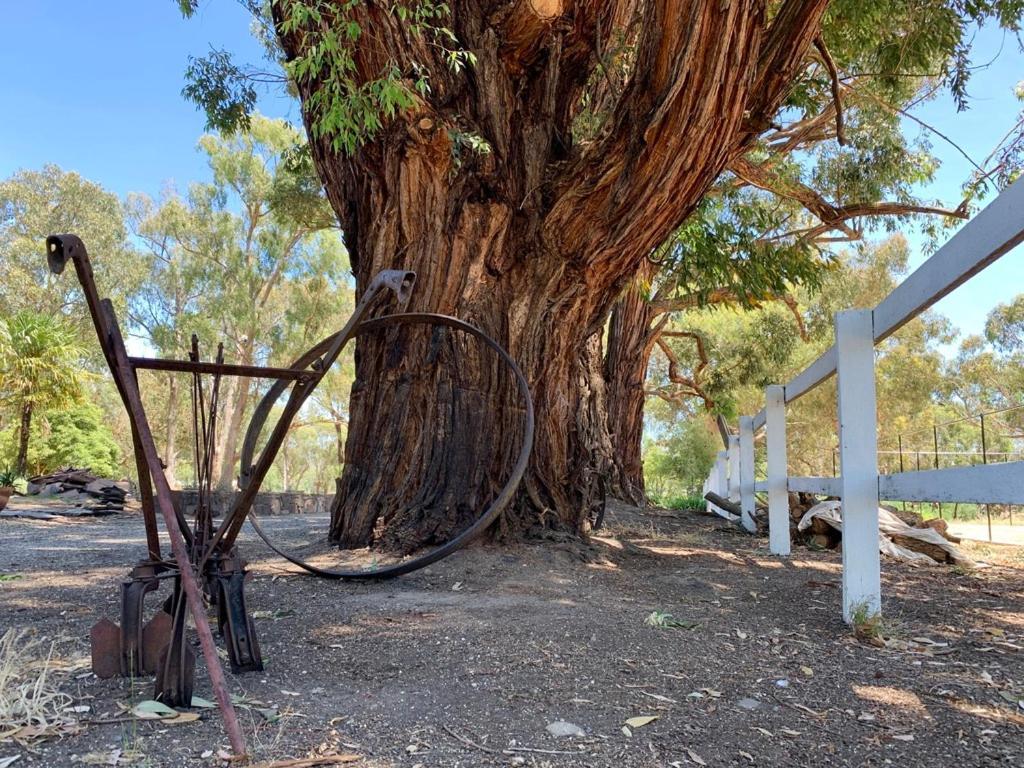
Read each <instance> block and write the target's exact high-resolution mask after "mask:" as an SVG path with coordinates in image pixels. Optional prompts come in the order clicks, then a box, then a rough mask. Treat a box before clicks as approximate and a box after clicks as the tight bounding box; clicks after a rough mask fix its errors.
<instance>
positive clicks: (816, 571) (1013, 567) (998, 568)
mask: <svg viewBox="0 0 1024 768" xmlns="http://www.w3.org/2000/svg"><path fill="white" fill-rule="evenodd" d="M264 522H265V525H266V527H267V528H268V529H269V530H270V531H272V533H273V534H274V535H275V536H276V537H278V538H279V539H280V540H282V541H285V542H303V541H308V540H309V539H310V537H311V536H312V535H313V534H315V533H319V532H321V531H323V530H324V529H325V528H324V526H325V523H326V521H325V520H324V518H323V517H318V516H301V517H281V518H272V519H268V520H265V521H264ZM608 522H609V525H608V527H607V529H606V530H605V531H603V532H602V535H601V536H600V537H599V538H596V539H595V540H594V545H593V546H594V550H595V553H596V554H597V555H598V560H597V561H596V562H595V561H594V560H593V558H590V560H589V561H588V560H586V559H583V558H581V557H580V553H579V550H578V549H575V548H573V547H563V546H559V545H556V544H550V543H549V544H536V545H522V546H519V547H516V548H512V549H507V548H506V549H502V548H497V547H474V548H472V549H471V550H470V551H467V552H461V553H458V554H456V555H454V556H453V557H451V558H449V559H447V560H445V561H442V562H441V563H438V564H436V565H434V566H431V567H430V568H428V569H426V570H425V571H420V572H417V573H415V574H412V575H410V576H406V577H403V578H400V579H397V580H394V581H390V582H385V583H368V584H347V583H334V582H325V581H320V580H317V579H314V578H311V577H308V576H304V575H297V574H295V573H294V572H293V571H292V569H291V568H290V566H288V565H287V564H286V563H283V562H282V561H281V560H279V559H277V558H276V556H273V555H272V553H270V552H269V550H267V549H266V548H265V547H264V546H263V545H262V544H261V543H259V542H258V541H256V540H255V539H254V537H253V536H252V535H251V534H249V533H248V532H247V533H246V534H245V536H244V538H243V541H242V546H243V550H244V552H245V553H246V555H247V556H248V557H249V558H250V560H251V567H252V570H253V571H254V575H253V578H252V582H251V584H250V586H249V588H248V590H249V591H248V594H249V599H250V605H251V607H252V608H253V609H254V610H255V611H257V617H258V618H257V629H258V633H259V638H260V643H261V645H262V647H263V654H264V658H265V661H266V671H265V672H263V673H250V674H245V675H238V676H233V675H231V674H230V673H229V675H228V679H229V683H230V685H231V686H232V688H233V691H234V692H235V694H236V695H237V697H238V700H239V703H240V709H239V712H240V716H241V719H242V722H243V726H244V728H245V730H246V737H247V739H248V743H249V745H250V749H251V752H252V753H253V754H254V756H255V757H256V758H257V759H259V760H270V759H283V758H288V757H305V756H310V755H316V754H330V753H339V754H350V755H353V756H358V760H356V758H355V757H353V760H356V761H355V762H353V763H352V764H353V765H356V766H360V767H365V768H383V767H384V766H403V767H405V768H415V767H417V766H419V768H433V767H440V766H444V767H445V768H456V767H457V766H464V767H468V766H514V765H523V766H538V767H540V766H552V767H554V766H558V767H561V766H609V767H611V766H616V767H620V766H689V765H708V766H747V765H762V766H768V765H772V766H861V765H863V766H882V765H899V766H928V768H938V767H939V766H951V765H956V766H958V767H960V768H966V767H967V766H993V765H1000V766H1002V765H1006V766H1011V765H1013V766H1020V765H1024V701H1021V700H1024V554H1022V550H1021V549H1019V548H1017V547H1006V546H998V545H987V544H986V545H980V544H979V545H974V544H969V545H968V548H969V550H970V552H971V554H972V556H973V557H975V558H977V559H981V560H986V561H987V562H988V563H990V564H991V566H990V567H987V568H983V569H981V570H978V571H975V572H972V573H967V572H964V571H963V570H962V569H951V568H948V567H934V568H927V567H918V568H912V567H909V566H906V565H901V564H898V563H894V562H892V561H883V569H884V572H883V579H884V612H885V617H886V618H885V621H884V622H883V624H882V626H881V628H880V630H881V635H882V636H883V637H885V638H886V642H885V643H881V645H882V647H878V646H877V645H872V644H869V643H868V642H862V641H858V640H857V639H856V638H855V637H854V636H853V634H852V633H851V630H850V628H849V627H847V626H846V625H845V624H843V622H842V621H841V618H840V608H839V600H840V594H841V585H840V563H841V556H840V555H839V554H837V553H836V552H812V551H809V550H806V549H797V550H796V551H795V552H794V555H793V557H791V558H789V559H786V560H780V559H778V558H774V557H772V556H770V555H769V554H768V551H767V543H766V542H765V541H764V540H759V539H753V538H750V537H748V536H746V535H743V534H741V533H739V532H737V531H736V529H735V528H732V527H730V526H728V524H726V523H724V521H721V520H718V519H715V518H709V517H705V516H701V515H698V514H695V513H668V512H664V511H657V510H654V511H648V512H641V511H639V510H635V509H633V508H628V507H615V508H613V509H612V510H610V512H609V515H608ZM143 549H144V545H143V532H142V525H141V521H140V520H139V518H138V517H135V516H118V517H111V518H104V519H78V520H73V521H69V522H52V521H25V520H17V519H3V520H0V574H3V575H4V576H3V578H0V634H2V633H3V632H4V631H6V630H8V629H10V628H25V629H29V630H30V631H31V632H33V633H36V635H37V636H40V637H43V638H46V639H47V640H54V641H56V647H55V666H56V669H57V671H56V673H55V674H56V677H55V680H56V681H57V682H58V684H59V686H60V688H61V689H62V690H63V691H65V692H66V693H67V694H68V695H69V696H70V697H71V699H70V701H68V702H66V703H67V706H66V707H65V708H64V709H65V713H64V715H63V716H64V717H65V718H66V719H67V720H68V721H69V723H70V724H71V729H72V730H77V732H74V733H70V734H69V735H65V736H63V737H61V738H50V739H46V740H43V741H41V742H38V743H36V744H34V745H32V746H30V747H29V748H24V747H22V746H19V745H18V744H16V743H13V742H11V741H7V742H0V765H4V764H5V763H4V758H5V757H12V756H14V755H20V756H21V757H20V759H19V760H18V761H16V762H15V763H14V766H15V768H21V766H22V765H25V766H28V765H40V766H65V765H67V766H75V765H83V764H108V765H112V764H118V765H128V764H131V765H149V766H205V765H209V766H215V765H223V764H224V763H223V762H222V761H221V760H219V759H218V757H217V755H216V752H217V750H218V749H222V748H224V747H225V745H226V739H225V737H224V735H223V732H222V730H221V727H220V723H219V720H218V717H217V713H216V710H203V711H202V718H201V719H200V720H198V721H196V722H192V723H186V724H181V725H174V726H168V725H166V724H164V723H161V722H153V721H137V720H132V719H131V718H128V717H126V710H127V708H130V706H131V705H132V704H133V702H137V701H140V700H143V699H147V698H149V697H150V696H151V693H152V692H151V681H150V680H148V679H146V680H135V681H129V680H126V679H113V680H99V679H96V678H95V677H94V676H93V675H92V674H91V673H90V672H89V668H88V653H89V647H88V633H89V628H90V626H91V625H92V624H93V623H94V622H95V621H97V620H98V619H100V618H102V617H108V618H111V619H116V618H117V615H116V612H117V596H118V590H117V584H118V581H119V579H120V578H121V577H122V575H123V573H124V572H125V570H126V568H127V566H128V565H129V564H130V563H131V562H133V561H134V560H137V559H139V558H140V557H141V556H142V554H143ZM161 596H162V593H161ZM158 599H159V598H155V597H151V598H149V601H148V605H150V606H152V607H154V608H155V606H157V605H158ZM653 612H661V613H662V614H671V615H672V617H673V618H674V619H676V620H678V621H679V622H680V623H682V624H684V625H685V626H684V627H673V626H652V625H651V624H649V623H647V621H645V620H646V619H648V617H649V616H650V615H651V614H652V613H653ZM654 623H655V624H657V623H658V622H657V621H655V622H654ZM661 623H662V624H664V623H665V622H664V621H662V622H661ZM876 642H880V641H876ZM196 651H197V655H199V653H198V648H197V649H196ZM198 666H199V672H198V678H197V684H196V693H197V695H200V696H204V697H207V698H212V694H211V691H210V690H209V684H208V682H207V678H206V676H205V671H203V665H202V662H201V661H200V663H199V665H198ZM72 707H77V710H78V711H75V710H74V709H72ZM86 707H88V711H85V708H86ZM637 717H644V718H656V719H653V720H650V721H649V722H647V723H645V724H644V723H643V721H635V724H634V725H633V726H632V727H630V726H628V725H626V721H627V720H629V719H631V718H637ZM110 721H115V722H110ZM556 721H565V722H567V723H571V724H573V725H574V726H577V728H578V729H579V731H582V734H583V735H576V736H560V737H556V736H553V735H551V734H550V733H549V732H548V730H547V726H549V724H552V723H554V722H556ZM0 731H2V728H0ZM204 755H205V756H204Z"/></svg>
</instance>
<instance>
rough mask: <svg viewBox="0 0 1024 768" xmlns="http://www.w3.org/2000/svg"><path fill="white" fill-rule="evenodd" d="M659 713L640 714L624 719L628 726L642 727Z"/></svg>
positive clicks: (656, 717) (651, 721)
mask: <svg viewBox="0 0 1024 768" xmlns="http://www.w3.org/2000/svg"><path fill="white" fill-rule="evenodd" d="M659 717H661V715H641V716H639V717H631V718H629V719H628V720H627V721H626V725H628V726H629V727H630V728H643V727H644V726H645V725H650V724H651V723H653V722H654V721H655V720H657V719H658V718H659Z"/></svg>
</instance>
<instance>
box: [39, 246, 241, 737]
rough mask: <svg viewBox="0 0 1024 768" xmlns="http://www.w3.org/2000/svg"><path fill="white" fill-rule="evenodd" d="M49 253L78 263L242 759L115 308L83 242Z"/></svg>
mask: <svg viewBox="0 0 1024 768" xmlns="http://www.w3.org/2000/svg"><path fill="white" fill-rule="evenodd" d="M46 249H47V259H48V261H49V264H50V269H51V270H52V271H53V272H55V273H57V274H60V273H61V272H62V271H63V270H64V265H65V263H66V261H67V259H69V258H70V259H71V260H72V261H73V262H74V265H75V271H76V272H77V274H78V279H79V282H81V284H82V287H83V290H84V291H85V294H86V303H87V304H88V306H89V312H90V314H91V315H92V318H93V324H94V325H95V326H96V331H97V334H98V336H99V341H100V346H101V347H103V351H104V355H105V356H106V357H107V362H108V364H110V370H111V372H112V373H113V374H114V379H115V381H116V382H117V383H118V390H119V391H120V393H121V396H122V399H123V400H124V404H125V407H126V408H127V409H128V415H129V418H130V419H131V420H132V421H133V422H134V424H135V428H136V430H137V434H138V438H139V443H140V447H141V449H142V453H143V455H144V457H145V460H146V463H147V464H148V465H149V475H150V477H151V478H152V480H153V484H154V485H155V486H156V504H157V506H158V507H159V508H160V512H161V514H162V515H163V518H164V525H165V526H166V527H167V534H168V537H169V538H170V541H171V551H172V552H173V553H174V559H175V560H176V561H177V563H178V569H179V574H180V577H181V587H182V590H183V591H184V592H185V598H186V600H187V601H188V607H189V609H190V610H191V612H192V618H193V620H194V622H195V625H196V634H198V636H199V644H200V646H201V647H202V650H203V656H204V657H205V659H206V666H207V671H208V673H209V675H210V684H211V685H212V686H213V691H214V696H215V697H216V699H217V704H218V705H219V706H220V711H221V718H222V719H223V721H224V730H225V732H226V733H227V736H228V741H229V742H230V743H231V749H232V750H233V751H234V752H235V754H236V755H238V756H243V755H245V753H246V747H245V738H244V737H243V736H242V729H241V726H240V725H239V723H238V717H237V715H236V713H235V708H234V706H233V705H232V703H231V696H230V694H229V693H228V688H227V681H226V680H225V678H224V670H223V669H221V666H220V659H219V658H218V657H217V649H216V647H215V646H214V644H213V633H212V632H211V630H210V625H209V623H208V622H207V620H206V609H205V606H204V604H203V596H202V592H201V591H200V590H199V585H198V583H197V581H196V577H195V573H194V571H193V570H192V564H191V562H190V560H189V553H188V548H187V546H186V543H185V537H184V534H183V533H182V529H181V527H180V526H179V524H178V516H177V513H176V512H175V509H174V506H173V504H172V503H171V488H170V485H169V484H168V482H167V478H166V476H165V475H164V473H163V471H162V470H161V463H160V456H159V454H158V453H157V449H156V444H155V443H154V442H153V433H152V431H151V430H150V428H149V421H148V419H147V418H146V411H145V409H144V408H143V406H142V398H141V396H140V394H139V390H138V386H137V383H136V381H135V377H134V374H133V373H132V367H131V364H130V363H129V362H128V354H127V352H126V351H125V347H124V340H123V339H122V338H121V333H120V330H119V328H118V326H117V319H116V316H115V315H114V307H113V305H112V304H111V303H110V301H109V300H104V301H100V300H99V297H98V295H97V294H96V284H95V281H94V279H93V274H92V267H91V265H90V263H89V256H88V253H87V252H86V250H85V245H84V244H83V243H82V241H81V240H80V239H79V238H78V237H76V236H75V235H51V236H50V237H48V238H47V239H46Z"/></svg>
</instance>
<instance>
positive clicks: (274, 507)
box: [172, 488, 332, 517]
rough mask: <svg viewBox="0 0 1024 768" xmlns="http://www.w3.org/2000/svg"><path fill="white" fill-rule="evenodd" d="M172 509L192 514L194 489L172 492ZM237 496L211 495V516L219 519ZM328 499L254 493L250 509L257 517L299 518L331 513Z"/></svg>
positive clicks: (194, 500)
mask: <svg viewBox="0 0 1024 768" xmlns="http://www.w3.org/2000/svg"><path fill="white" fill-rule="evenodd" d="M172 495H173V497H174V503H175V505H176V506H177V505H179V504H181V505H183V510H184V512H185V514H186V515H187V516H189V517H191V516H192V514H193V513H194V512H195V509H196V503H197V502H198V501H199V492H198V491H197V490H195V489H194V488H185V489H182V490H180V491H174V492H173V494H172ZM237 495H238V492H237V491H233V492H231V493H221V492H217V491H214V493H213V514H214V515H215V516H218V517H219V516H221V515H223V514H224V512H225V511H227V510H228V509H230V507H231V503H232V501H234V498H235V496H237ZM331 498H332V497H331V496H321V495H318V494H313V493H298V492H287V493H258V494H256V501H255V502H254V503H253V509H254V510H255V511H256V515H257V516H258V517H267V516H271V515H302V514H309V513H320V512H322V513H326V512H329V511H330V509H331Z"/></svg>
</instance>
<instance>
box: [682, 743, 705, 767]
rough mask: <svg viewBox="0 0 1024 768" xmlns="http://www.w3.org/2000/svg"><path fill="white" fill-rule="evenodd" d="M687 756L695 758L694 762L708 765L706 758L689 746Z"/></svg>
mask: <svg viewBox="0 0 1024 768" xmlns="http://www.w3.org/2000/svg"><path fill="white" fill-rule="evenodd" d="M686 756H687V757H689V758H690V759H691V760H693V762H695V763H696V764H697V765H707V763H706V762H704V758H703V757H701V756H700V755H698V754H697V753H696V752H694V751H693V750H692V749H690V748H689V747H687V748H686Z"/></svg>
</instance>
